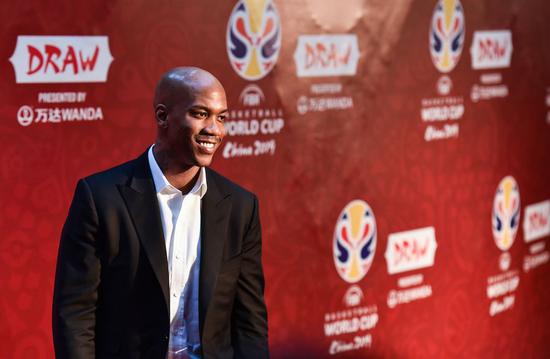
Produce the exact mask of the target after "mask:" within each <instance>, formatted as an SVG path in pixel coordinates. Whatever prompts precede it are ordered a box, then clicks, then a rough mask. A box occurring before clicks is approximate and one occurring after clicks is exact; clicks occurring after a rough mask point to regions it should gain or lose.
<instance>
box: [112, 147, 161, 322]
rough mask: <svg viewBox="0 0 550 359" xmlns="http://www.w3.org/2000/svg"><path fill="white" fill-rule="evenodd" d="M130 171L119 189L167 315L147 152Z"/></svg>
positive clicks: (156, 210) (158, 223)
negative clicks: (159, 291) (126, 179)
mask: <svg viewBox="0 0 550 359" xmlns="http://www.w3.org/2000/svg"><path fill="white" fill-rule="evenodd" d="M133 165H134V166H133V173H132V175H131V176H130V178H129V180H128V182H127V184H126V185H120V186H119V190H120V192H121V195H122V197H123V198H124V200H125V202H126V206H127V207H128V211H129V212H130V215H131V217H132V219H133V222H134V226H135V228H136V232H137V234H138V237H139V240H140V241H141V243H142V246H143V248H144V250H145V254H146V255H147V258H148V259H149V262H150V263H151V267H152V269H153V272H154V273H155V276H156V278H157V280H158V282H159V284H160V287H161V290H162V294H163V296H164V301H165V303H166V310H167V315H169V313H170V311H169V308H170V305H169V303H170V302H169V283H168V260H167V256H166V246H165V241H164V234H163V230H162V222H161V219H160V209H159V205H158V201H157V197H156V192H155V186H154V183H153V179H152V177H151V171H150V169H149V162H148V160H147V152H145V153H143V154H142V155H141V156H140V157H138V158H137V159H136V160H134V161H133Z"/></svg>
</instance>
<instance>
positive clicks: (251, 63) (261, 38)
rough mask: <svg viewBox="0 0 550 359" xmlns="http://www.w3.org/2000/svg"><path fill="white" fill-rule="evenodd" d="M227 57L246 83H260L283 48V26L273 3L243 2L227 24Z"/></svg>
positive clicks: (266, 0)
mask: <svg viewBox="0 0 550 359" xmlns="http://www.w3.org/2000/svg"><path fill="white" fill-rule="evenodd" d="M226 43H227V54H228V56H229V62H230V63H231V66H232V67H233V69H234V70H235V71H236V72H237V73H238V74H239V76H241V77H242V78H244V79H245V80H259V79H261V78H262V77H264V76H266V75H267V74H268V73H269V72H270V71H271V70H272V69H273V67H274V66H275V63H276V62H277V58H278V57H279V49H280V47H281V23H280V19H279V14H278V13H277V9H276V8H275V4H274V3H273V2H272V1H270V0H239V1H238V2H237V4H236V5H235V7H234V8H233V12H232V13H231V16H230V18H229V22H228V24H227V38H226Z"/></svg>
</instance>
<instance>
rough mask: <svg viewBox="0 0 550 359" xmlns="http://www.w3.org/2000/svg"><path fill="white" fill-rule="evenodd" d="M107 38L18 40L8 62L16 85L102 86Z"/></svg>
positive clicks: (108, 62) (108, 59) (107, 55)
mask: <svg viewBox="0 0 550 359" xmlns="http://www.w3.org/2000/svg"><path fill="white" fill-rule="evenodd" d="M112 61H113V57H112V56H111V52H110V50H109V39H108V37H107V36H18V37H17V44H16V46H15V50H14V52H13V55H12V56H11V58H10V62H11V63H12V65H13V68H14V70H15V80H16V82H17V83H67V82H105V81H107V73H108V71H109V66H110V65H111V62H112Z"/></svg>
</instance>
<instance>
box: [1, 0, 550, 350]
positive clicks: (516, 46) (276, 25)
mask: <svg viewBox="0 0 550 359" xmlns="http://www.w3.org/2000/svg"><path fill="white" fill-rule="evenodd" d="M0 18H1V19H2V24H3V31H2V33H1V34H0V40H1V41H0V43H1V44H2V45H1V46H0V59H1V60H2V61H1V62H0V76H1V78H0V96H1V99H2V104H1V106H0V119H1V121H0V140H1V144H2V150H1V151H0V180H1V184H2V185H1V187H0V194H1V204H2V206H1V207H0V268H1V269H0V283H1V288H2V289H1V295H0V356H1V357H3V358H51V357H53V346H52V340H51V330H50V327H51V325H50V322H51V310H50V308H51V297H52V288H53V277H54V269H55V261H56V255H57V247H58V241H59V234H60V230H61V226H62V225H63V222H64V220H65V216H66V214H67V210H68V206H69V203H70V200H71V198H72V194H73V191H74V187H75V184H76V181H77V180H78V179H79V178H81V177H83V176H86V175H88V174H90V173H93V172H96V171H99V170H101V169H105V168H107V167H110V166H113V165H115V164H118V163H121V162H123V161H125V160H128V159H131V158H134V157H137V156H138V155H140V154H141V153H142V152H143V151H145V149H146V148H147V146H149V145H150V144H151V143H152V142H153V141H154V138H155V132H156V130H155V121H154V117H153V107H152V95H153V89H154V86H155V84H156V81H157V79H158V78H159V76H160V75H161V74H162V73H164V72H165V71H166V70H167V69H169V68H171V67H174V66H181V65H195V66H200V67H203V68H205V69H207V70H209V71H211V72H212V73H214V74H215V75H216V76H217V77H218V78H219V79H220V80H221V82H222V83H223V84H224V85H225V88H226V91H227V94H228V100H229V105H230V117H229V119H228V120H227V122H226V130H227V136H226V139H225V140H224V144H223V146H222V147H221V148H220V150H219V152H218V154H217V158H216V159H215V162H214V165H213V167H214V168H215V169H217V170H218V171H220V172H222V173H223V174H225V175H226V176H228V177H230V178H232V179H233V180H235V181H236V182H238V183H240V184H242V185H244V186H245V187H247V188H249V189H250V190H252V191H254V192H255V193H257V194H258V196H259V199H260V208H261V219H262V226H263V240H264V247H263V262H264V266H265V276H266V283H267V284H266V301H267V305H268V312H269V327H270V328H269V329H270V331H269V341H270V348H271V352H272V355H273V357H274V358H294V357H297V358H298V357H299V358H332V357H334V358H446V357H449V358H453V357H461V358H491V357H497V356H498V357H500V356H504V357H510V358H520V357H526V358H547V357H550V344H548V343H550V328H549V327H548V325H549V322H550V306H549V305H548V303H550V263H549V262H550V248H549V246H550V244H549V243H548V239H549V238H550V44H549V42H548V40H546V39H545V36H546V34H548V33H549V31H550V21H549V20H548V19H550V2H548V1H546V0H529V1H524V0H508V1H504V2H503V1H475V0H401V1H382V0H361V1H360V0H346V1H329V0H294V1H283V0H271V1H270V0H231V1H223V2H222V1H214V0H208V1H183V0H181V1H169V0H162V1H155V2H152V1H145V0H137V1H124V0H119V1H95V2H74V1H68V0H59V1H56V3H55V4H53V3H49V2H39V1H30V2H27V1H8V2H7V3H4V4H2V11H1V12H0Z"/></svg>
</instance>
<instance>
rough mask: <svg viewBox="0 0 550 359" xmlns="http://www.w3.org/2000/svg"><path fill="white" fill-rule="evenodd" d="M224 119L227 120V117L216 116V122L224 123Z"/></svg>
mask: <svg viewBox="0 0 550 359" xmlns="http://www.w3.org/2000/svg"><path fill="white" fill-rule="evenodd" d="M226 119H227V115H220V116H218V121H220V122H225V120H226Z"/></svg>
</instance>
